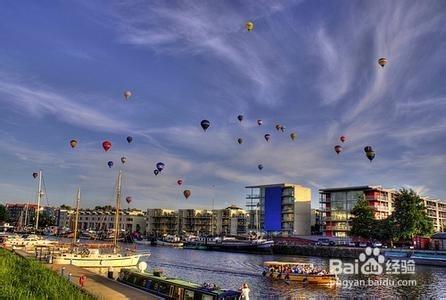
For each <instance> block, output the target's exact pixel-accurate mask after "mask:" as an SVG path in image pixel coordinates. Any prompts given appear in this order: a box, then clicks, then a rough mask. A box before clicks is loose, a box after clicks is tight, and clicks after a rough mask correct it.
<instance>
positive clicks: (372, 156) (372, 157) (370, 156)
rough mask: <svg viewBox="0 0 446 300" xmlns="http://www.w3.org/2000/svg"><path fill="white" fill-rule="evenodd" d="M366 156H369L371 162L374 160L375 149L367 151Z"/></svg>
mask: <svg viewBox="0 0 446 300" xmlns="http://www.w3.org/2000/svg"><path fill="white" fill-rule="evenodd" d="M365 156H367V158H368V159H369V160H370V162H372V160H373V159H374V158H375V151H373V150H372V151H367V152H366V153H365Z"/></svg>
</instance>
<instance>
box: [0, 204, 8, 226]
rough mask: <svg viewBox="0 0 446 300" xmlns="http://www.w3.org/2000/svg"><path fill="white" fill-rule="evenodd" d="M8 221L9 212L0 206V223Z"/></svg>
mask: <svg viewBox="0 0 446 300" xmlns="http://www.w3.org/2000/svg"><path fill="white" fill-rule="evenodd" d="M8 221H9V212H8V210H7V209H6V207H5V206H4V205H3V204H0V222H8Z"/></svg>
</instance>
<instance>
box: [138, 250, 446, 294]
mask: <svg viewBox="0 0 446 300" xmlns="http://www.w3.org/2000/svg"><path fill="white" fill-rule="evenodd" d="M138 250H141V251H142V250H144V251H147V250H149V251H150V252H151V256H150V257H149V258H148V259H147V263H148V265H149V269H153V268H154V267H157V268H161V269H162V270H163V271H164V273H165V274H166V275H168V276H172V277H179V278H183V279H186V280H189V281H192V282H196V283H204V282H208V283H215V284H217V285H218V286H220V287H222V288H227V289H238V288H239V287H240V286H241V285H242V284H243V283H245V282H246V283H248V284H249V286H250V289H251V297H252V298H254V299H277V298H285V299H287V298H295V297H299V298H300V297H303V298H309V297H327V296H332V297H347V298H352V297H373V298H375V297H377V298H389V297H392V298H394V297H404V298H407V297H409V298H420V297H421V298H431V299H432V298H433V299H439V298H443V297H445V296H446V268H442V267H431V266H421V265H417V266H416V269H415V274H404V275H401V274H398V275H389V274H384V275H380V276H377V275H368V276H365V275H345V276H340V277H339V279H340V281H341V282H347V281H348V282H358V281H359V280H364V281H367V280H371V281H373V282H376V281H378V280H379V281H381V282H384V283H382V284H381V283H380V284H375V285H373V284H372V285H365V286H364V285H362V286H345V285H342V284H341V285H338V286H336V287H332V288H329V287H323V286H314V285H306V286H305V285H302V284H297V283H293V282H291V283H285V282H283V281H273V280H271V279H269V278H265V277H263V276H262V271H263V269H262V265H263V262H265V261H270V260H277V261H294V262H306V263H312V264H314V265H315V266H320V267H324V268H326V269H328V259H324V258H318V257H299V256H285V255H259V254H240V253H228V252H214V251H201V250H189V249H176V248H169V247H150V246H139V247H138ZM398 280H404V281H408V280H412V281H413V280H416V285H415V286H401V285H400V286H392V285H391V284H387V285H386V283H388V282H392V281H394V282H397V281H398ZM371 281H368V282H371Z"/></svg>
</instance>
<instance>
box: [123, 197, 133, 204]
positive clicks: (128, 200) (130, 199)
mask: <svg viewBox="0 0 446 300" xmlns="http://www.w3.org/2000/svg"><path fill="white" fill-rule="evenodd" d="M125 201H127V204H130V202H132V197H130V196H127V197H125Z"/></svg>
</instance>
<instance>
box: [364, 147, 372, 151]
mask: <svg viewBox="0 0 446 300" xmlns="http://www.w3.org/2000/svg"><path fill="white" fill-rule="evenodd" d="M370 151H373V148H372V146H365V147H364V152H370Z"/></svg>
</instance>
